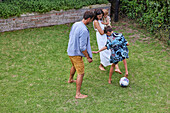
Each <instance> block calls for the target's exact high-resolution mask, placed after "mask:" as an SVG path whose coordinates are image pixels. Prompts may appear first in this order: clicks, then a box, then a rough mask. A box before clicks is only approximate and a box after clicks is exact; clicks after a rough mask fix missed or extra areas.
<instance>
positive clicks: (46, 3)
mask: <svg viewBox="0 0 170 113" xmlns="http://www.w3.org/2000/svg"><path fill="white" fill-rule="evenodd" d="M102 3H108V1H107V0H4V1H3V2H0V18H9V17H11V16H19V15H20V14H22V13H27V12H38V13H45V12H48V11H51V10H61V9H63V10H68V9H73V8H75V9H79V8H81V7H83V6H88V5H94V4H102Z"/></svg>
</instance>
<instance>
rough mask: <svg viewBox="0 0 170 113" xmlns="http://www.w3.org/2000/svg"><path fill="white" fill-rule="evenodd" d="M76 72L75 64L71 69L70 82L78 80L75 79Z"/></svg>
mask: <svg viewBox="0 0 170 113" xmlns="http://www.w3.org/2000/svg"><path fill="white" fill-rule="evenodd" d="M75 72H76V69H75V67H74V66H72V67H71V69H70V78H69V80H68V83H73V82H76V80H73V77H74V74H75Z"/></svg>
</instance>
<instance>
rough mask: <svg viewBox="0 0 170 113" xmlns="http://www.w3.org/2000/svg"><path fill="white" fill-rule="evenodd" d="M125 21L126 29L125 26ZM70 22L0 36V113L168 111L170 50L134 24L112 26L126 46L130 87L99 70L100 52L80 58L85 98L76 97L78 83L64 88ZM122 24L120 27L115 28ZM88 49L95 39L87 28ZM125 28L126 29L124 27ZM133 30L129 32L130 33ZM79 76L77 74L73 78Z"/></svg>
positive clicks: (67, 66)
mask: <svg viewBox="0 0 170 113" xmlns="http://www.w3.org/2000/svg"><path fill="white" fill-rule="evenodd" d="M127 23H128V25H129V26H128V27H127V26H126V25H127ZM71 26H72V24H68V25H58V26H52V27H44V28H35V29H26V30H20V31H13V32H5V33H1V34H0V112H1V113H7V112H19V113H24V112H46V113H54V112H57V113H58V112H60V113H63V112H81V113H82V112H83V113H96V112H100V113H114V112H117V113H118V112H129V113H132V112H135V113H136V112H139V113H146V112H147V113H151V112H152V113H155V112H164V113H166V112H167V113H168V112H169V111H170V109H169V106H170V98H169V92H170V87H169V86H170V84H169V83H170V82H169V80H170V79H169V75H170V71H169V70H170V57H169V55H170V52H169V47H167V46H166V45H164V44H163V43H161V42H159V41H158V40H156V39H153V38H150V37H152V36H150V35H149V34H148V33H146V32H145V31H144V30H142V29H139V28H138V27H136V26H135V27H134V24H133V23H129V22H126V24H125V23H123V22H118V23H115V24H114V26H113V27H114V30H115V32H121V33H123V34H124V36H125V38H126V39H127V40H128V42H129V43H130V46H129V47H128V48H129V51H130V53H129V59H128V60H127V64H128V70H129V80H130V84H129V86H128V87H126V88H122V87H120V85H119V80H120V78H121V77H123V76H124V73H125V70H124V65H123V63H122V62H120V63H119V67H120V69H121V71H122V72H123V74H122V75H119V74H117V73H113V76H112V84H111V85H110V84H108V78H109V69H110V66H108V67H107V68H106V71H100V70H99V68H98V66H99V64H100V59H99V54H94V55H93V62H92V63H88V62H87V60H86V59H85V58H84V63H85V76H84V81H83V85H82V89H81V92H82V93H83V94H87V95H88V98H86V99H75V97H74V96H75V93H76V84H75V83H72V84H68V83H67V81H68V78H69V73H70V68H71V62H70V59H69V57H68V56H67V44H68V40H69V32H70V29H71ZM119 26H123V27H122V28H121V29H118V30H117V29H116V27H119ZM88 28H89V31H90V38H91V39H90V41H91V47H92V50H97V41H96V36H95V31H94V30H93V27H92V24H90V25H88ZM127 28H128V29H127ZM129 29H130V30H131V31H132V32H128V30H129ZM76 77H77V74H76V75H75V79H76Z"/></svg>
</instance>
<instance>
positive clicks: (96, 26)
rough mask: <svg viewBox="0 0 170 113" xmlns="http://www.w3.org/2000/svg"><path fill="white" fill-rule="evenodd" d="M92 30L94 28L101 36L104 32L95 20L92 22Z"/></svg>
mask: <svg viewBox="0 0 170 113" xmlns="http://www.w3.org/2000/svg"><path fill="white" fill-rule="evenodd" d="M94 28H96V29H97V30H98V31H99V33H100V34H101V35H103V34H104V31H103V30H102V28H101V27H100V25H99V22H98V21H97V20H94Z"/></svg>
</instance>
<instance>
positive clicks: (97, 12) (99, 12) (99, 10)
mask: <svg viewBox="0 0 170 113" xmlns="http://www.w3.org/2000/svg"><path fill="white" fill-rule="evenodd" d="M94 14H95V16H94V20H98V18H97V15H101V14H103V15H104V13H103V11H102V9H96V10H95V11H94Z"/></svg>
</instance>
